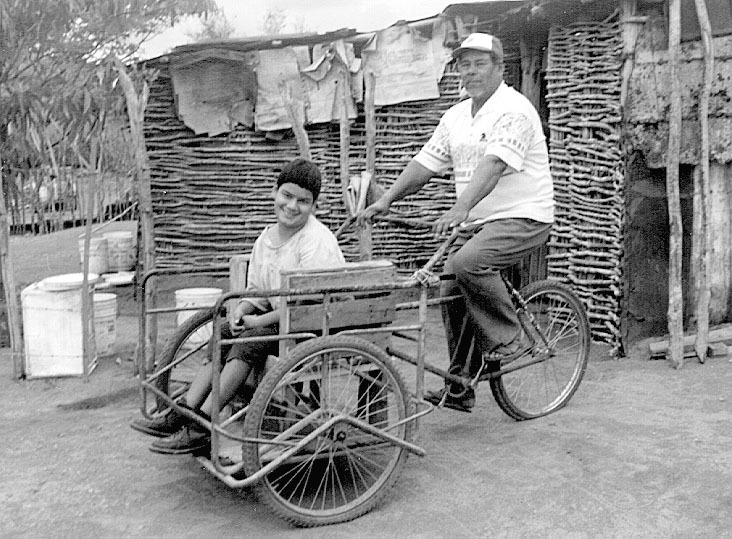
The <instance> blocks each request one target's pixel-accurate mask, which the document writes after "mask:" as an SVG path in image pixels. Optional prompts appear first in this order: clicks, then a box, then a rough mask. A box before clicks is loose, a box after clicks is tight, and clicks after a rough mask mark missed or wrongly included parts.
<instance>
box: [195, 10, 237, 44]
mask: <svg viewBox="0 0 732 539" xmlns="http://www.w3.org/2000/svg"><path fill="white" fill-rule="evenodd" d="M200 21H201V28H200V29H199V30H198V31H195V32H189V33H188V34H187V35H188V37H190V38H191V39H192V40H193V41H194V42H196V43H199V42H201V41H223V40H225V39H229V38H230V37H231V36H232V35H233V34H234V26H233V25H232V24H231V23H230V22H229V20H228V19H227V18H226V16H225V15H224V14H223V12H221V11H219V12H216V13H214V14H213V15H208V16H205V17H201V18H200Z"/></svg>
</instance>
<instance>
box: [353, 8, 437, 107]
mask: <svg viewBox="0 0 732 539" xmlns="http://www.w3.org/2000/svg"><path fill="white" fill-rule="evenodd" d="M444 26H445V25H444V21H443V20H442V19H437V20H436V22H435V28H434V31H433V36H432V38H426V37H423V36H422V35H420V34H419V32H418V31H417V30H415V29H414V28H412V27H411V26H410V25H409V24H407V23H406V22H404V21H402V22H399V23H397V24H395V25H393V26H390V27H389V28H386V29H384V30H380V31H378V32H376V33H375V34H374V37H373V38H372V39H371V40H370V41H369V43H368V44H367V45H366V46H365V47H364V49H363V50H362V52H361V57H362V59H363V62H364V67H363V71H364V73H366V74H369V73H373V74H374V78H375V81H376V87H375V89H374V104H375V105H377V106H379V105H393V104H395V103H403V102H405V101H418V100H422V99H437V98H439V97H440V91H439V88H438V83H439V81H440V78H441V77H442V74H443V71H444V69H445V65H446V64H447V63H448V62H449V60H450V49H448V48H447V47H445V45H444V42H445V28H444Z"/></svg>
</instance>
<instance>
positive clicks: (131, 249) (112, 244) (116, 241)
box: [104, 231, 135, 272]
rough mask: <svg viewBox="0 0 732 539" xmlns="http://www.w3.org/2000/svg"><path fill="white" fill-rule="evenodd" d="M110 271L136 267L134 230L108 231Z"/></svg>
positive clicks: (106, 234)
mask: <svg viewBox="0 0 732 539" xmlns="http://www.w3.org/2000/svg"><path fill="white" fill-rule="evenodd" d="M104 237H105V238H106V239H107V261H108V266H109V271H111V272H116V271H129V270H131V269H134V268H135V240H134V237H133V235H132V232H126V231H120V232H106V233H105V234H104Z"/></svg>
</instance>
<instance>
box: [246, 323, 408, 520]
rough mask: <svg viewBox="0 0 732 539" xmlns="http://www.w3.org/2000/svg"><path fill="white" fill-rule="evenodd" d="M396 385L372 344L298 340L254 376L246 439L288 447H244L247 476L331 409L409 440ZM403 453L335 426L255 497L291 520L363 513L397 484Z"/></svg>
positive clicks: (258, 487) (259, 486)
mask: <svg viewBox="0 0 732 539" xmlns="http://www.w3.org/2000/svg"><path fill="white" fill-rule="evenodd" d="M407 413H408V401H407V392H406V390H405V388H404V382H403V381H402V379H401V376H400V375H399V373H398V372H397V371H396V370H395V369H394V367H393V366H392V365H391V360H390V359H389V357H388V356H387V355H386V353H385V352H383V351H382V350H381V349H380V348H378V347H377V346H375V345H373V344H371V343H369V342H367V341H364V340H363V339H360V338H358V337H352V336H337V335H336V336H328V337H319V338H315V339H312V340H309V341H306V342H304V343H302V344H300V345H298V346H296V347H295V348H294V349H292V350H291V351H290V353H289V354H288V355H287V358H286V359H284V360H281V361H279V362H278V364H277V365H276V366H275V367H274V368H273V369H271V370H270V371H269V372H268V373H267V375H266V376H265V377H264V379H263V380H262V383H261V384H260V385H259V387H258V388H257V391H256V393H255V395H254V398H253V399H252V402H251V404H250V408H249V412H248V414H247V416H246V419H245V421H244V436H246V437H256V438H264V439H268V440H273V439H275V438H276V439H277V440H276V441H278V442H284V443H285V444H289V446H288V445H275V444H271V445H267V444H256V443H246V444H244V446H243V455H242V456H243V460H244V470H245V471H246V474H247V476H251V475H253V474H255V473H256V472H258V471H259V470H260V469H261V468H262V467H263V466H265V465H266V464H267V463H268V462H271V461H272V460H274V459H275V458H277V456H279V455H281V454H282V452H283V451H286V450H287V449H288V447H291V446H292V445H293V444H296V443H298V442H300V441H301V440H303V438H305V437H306V436H307V435H308V434H311V433H312V432H313V431H314V430H315V429H316V428H318V427H319V426H321V425H323V423H325V422H326V421H328V420H329V419H331V418H333V417H336V416H338V415H344V414H345V415H347V416H349V417H352V418H355V419H358V420H360V421H363V422H366V423H368V424H369V425H371V426H372V427H376V428H378V429H380V430H383V431H386V432H388V433H389V434H391V435H393V436H396V437H398V438H399V439H402V440H406V441H411V438H412V423H411V422H405V423H400V422H401V421H403V420H404V419H405V418H406V417H407ZM406 457H407V452H406V450H404V449H403V448H401V447H399V446H398V445H395V444H392V443H391V442H389V441H386V440H384V439H383V438H380V437H378V436H376V435H373V434H370V433H368V432H367V431H365V430H362V429H359V428H358V427H356V426H354V425H352V424H350V423H346V422H342V423H336V424H334V425H333V426H332V427H331V428H329V429H328V430H326V431H324V432H323V433H321V434H320V435H319V436H317V437H316V438H315V439H313V440H312V441H311V442H309V443H307V445H305V446H304V447H302V448H300V450H299V451H297V452H296V453H295V454H293V455H291V456H290V457H288V458H287V459H286V460H285V461H284V462H283V463H282V464H281V465H280V466H279V467H277V468H275V469H274V470H273V471H271V472H270V473H269V474H268V475H266V476H265V477H264V478H263V479H262V480H261V481H259V482H258V483H256V484H255V485H254V488H255V491H256V492H257V495H258V497H259V499H260V500H261V501H262V502H264V503H265V504H266V505H267V506H269V507H270V508H271V509H272V511H273V512H274V513H275V514H277V515H279V516H280V517H281V518H284V519H285V520H287V521H289V522H291V523H292V524H295V525H297V526H319V525H324V524H333V523H336V522H345V521H347V520H352V519H354V518H356V517H358V516H361V515H363V514H364V513H366V512H367V511H369V510H371V509H372V508H373V507H374V505H376V504H377V503H378V502H379V501H380V500H381V499H382V498H383V496H384V495H385V494H386V493H387V492H388V489H389V488H390V487H391V486H392V485H393V484H394V483H395V482H396V480H397V478H398V476H399V473H400V472H401V470H402V468H403V466H404V463H405V461H406Z"/></svg>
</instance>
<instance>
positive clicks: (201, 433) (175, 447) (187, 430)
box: [150, 423, 211, 455]
mask: <svg viewBox="0 0 732 539" xmlns="http://www.w3.org/2000/svg"><path fill="white" fill-rule="evenodd" d="M150 451H152V452H153V453H162V454H164V455H185V454H188V453H197V452H205V453H206V454H210V452H211V433H210V432H209V431H208V429H205V428H203V427H202V426H200V425H199V424H198V423H196V424H193V425H186V426H184V427H183V428H182V429H180V430H179V431H178V432H176V433H175V434H173V435H172V436H168V437H167V438H163V439H161V440H155V441H154V442H153V443H152V445H150Z"/></svg>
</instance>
